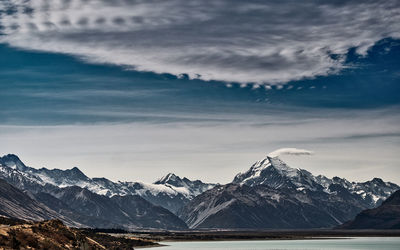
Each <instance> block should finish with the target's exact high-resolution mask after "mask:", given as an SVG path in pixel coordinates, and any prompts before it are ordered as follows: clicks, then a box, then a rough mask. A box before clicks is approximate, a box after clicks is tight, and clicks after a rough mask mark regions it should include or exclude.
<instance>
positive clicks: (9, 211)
mask: <svg viewBox="0 0 400 250" xmlns="http://www.w3.org/2000/svg"><path fill="white" fill-rule="evenodd" d="M0 215H2V216H6V217H11V218H19V219H23V220H34V221H40V220H48V219H62V220H64V221H65V222H66V223H68V224H69V225H72V226H82V224H80V223H79V222H76V221H74V220H71V219H69V218H67V217H64V216H62V215H60V214H59V213H57V212H56V211H54V210H52V209H50V208H49V207H47V206H46V205H44V204H43V203H40V202H38V201H36V200H35V199H33V198H31V197H30V196H29V195H28V194H26V193H24V192H22V191H21V190H19V189H17V188H15V187H14V186H12V185H10V184H8V183H7V182H5V181H4V180H1V179H0Z"/></svg>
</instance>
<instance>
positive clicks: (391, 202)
mask: <svg viewBox="0 0 400 250" xmlns="http://www.w3.org/2000/svg"><path fill="white" fill-rule="evenodd" d="M339 228H341V229H400V190H398V191H396V192H395V193H394V194H392V195H391V196H390V197H389V198H387V199H386V200H385V201H384V202H383V203H382V205H380V206H379V207H377V208H373V209H367V210H364V211H362V212H361V213H359V214H358V215H357V216H356V217H355V218H354V220H351V221H349V222H346V223H344V224H343V225H341V226H340V227H339Z"/></svg>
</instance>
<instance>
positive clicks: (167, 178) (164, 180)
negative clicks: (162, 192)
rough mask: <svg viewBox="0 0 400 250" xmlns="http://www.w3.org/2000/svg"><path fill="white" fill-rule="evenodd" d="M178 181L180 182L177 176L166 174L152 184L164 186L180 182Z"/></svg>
mask: <svg viewBox="0 0 400 250" xmlns="http://www.w3.org/2000/svg"><path fill="white" fill-rule="evenodd" d="M180 181H182V179H181V178H180V177H179V176H177V175H175V174H173V173H168V174H167V175H165V176H163V177H161V178H160V179H159V180H157V181H156V182H154V184H166V183H170V182H180Z"/></svg>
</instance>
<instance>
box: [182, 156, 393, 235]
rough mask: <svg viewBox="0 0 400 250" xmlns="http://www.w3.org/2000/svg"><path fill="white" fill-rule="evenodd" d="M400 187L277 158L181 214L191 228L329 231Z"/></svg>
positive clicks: (198, 200)
mask: <svg viewBox="0 0 400 250" xmlns="http://www.w3.org/2000/svg"><path fill="white" fill-rule="evenodd" d="M397 189H399V187H398V186H397V185H396V184H393V183H389V182H383V181H382V180H381V179H377V178H376V179H373V180H372V181H368V182H364V183H355V182H349V181H347V180H345V179H341V178H338V177H335V178H332V179H329V178H327V177H325V176H314V175H312V174H311V173H310V172H308V171H306V170H303V169H295V168H291V167H289V166H288V165H287V164H286V163H285V162H283V161H282V160H281V159H279V158H278V157H267V158H265V159H263V160H261V161H258V162H256V163H255V164H253V165H252V166H251V168H250V169H249V170H248V171H246V172H245V173H240V174H238V175H237V176H236V177H235V178H234V180H233V182H232V184H228V185H224V186H217V187H214V188H213V189H211V190H208V191H205V192H204V193H202V194H201V195H199V196H197V197H195V198H194V199H193V200H192V201H190V202H189V203H188V204H187V205H186V206H185V207H183V208H182V210H180V212H179V214H180V216H181V218H182V219H183V220H184V221H185V222H186V223H187V224H188V226H189V227H190V228H322V227H324V228H327V227H333V226H336V225H338V224H341V223H343V222H344V221H347V220H349V219H351V218H353V217H354V216H355V215H356V214H357V213H359V212H360V211H362V210H363V209H366V208H372V207H375V206H376V205H377V204H380V202H381V201H382V200H384V199H386V198H387V197H388V196H389V195H391V194H392V193H393V192H395V191H396V190H397Z"/></svg>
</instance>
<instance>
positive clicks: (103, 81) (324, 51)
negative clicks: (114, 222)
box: [0, 0, 400, 183]
mask: <svg viewBox="0 0 400 250" xmlns="http://www.w3.org/2000/svg"><path fill="white" fill-rule="evenodd" d="M289 2H290V1H289ZM209 4H211V3H209ZM213 5H215V6H213V8H212V9H210V6H209V5H207V4H202V3H197V2H191V1H187V3H185V4H182V2H181V1H166V2H165V3H163V4H161V3H157V1H148V2H141V1H111V2H110V1H109V2H106V1H94V0H93V1H61V0H60V1H55V2H51V3H47V5H46V1H36V2H33V1H26V2H24V1H4V2H2V3H1V4H0V32H1V33H2V35H0V107H2V108H1V109H0V138H1V139H2V145H3V146H2V147H1V148H0V153H3V154H5V153H16V154H18V155H20V156H21V158H22V159H23V160H26V161H27V163H28V164H30V165H32V166H34V167H42V166H47V167H51V168H53V167H57V168H70V167H73V166H79V167H80V168H81V169H82V170H84V171H85V172H87V173H88V175H89V176H105V177H109V178H111V179H114V180H117V179H121V180H145V181H153V180H154V179H155V178H157V177H159V176H162V175H164V174H166V173H168V172H176V173H177V174H179V175H182V176H183V175H185V176H188V177H190V178H201V179H204V180H206V181H213V182H222V183H224V182H227V181H229V180H231V179H232V178H233V176H234V175H235V174H236V173H237V172H239V171H244V170H246V169H247V168H248V167H249V166H250V165H251V164H252V163H253V162H254V161H256V160H259V159H260V158H263V157H264V156H265V155H266V154H267V153H268V152H270V151H273V150H275V149H277V148H281V147H297V148H305V149H308V150H312V151H314V152H315V154H314V155H313V156H304V157H294V156H285V160H287V161H288V162H289V163H290V164H291V165H293V166H294V167H302V168H305V169H308V170H310V171H312V172H314V173H316V174H326V175H328V176H335V175H338V176H343V177H346V178H348V179H350V180H367V179H371V178H372V177H375V176H378V177H382V178H384V179H387V180H391V181H394V182H397V183H399V182H400V179H399V177H397V176H398V175H397V172H398V166H399V163H400V159H399V157H398V155H399V153H400V150H399V135H400V129H399V127H398V124H399V121H400V119H399V118H400V117H399V112H398V111H399V104H400V84H399V83H400V40H399V39H400V36H399V32H400V30H399V27H398V25H396V20H397V19H399V17H398V15H397V14H396V13H398V11H399V8H398V7H397V6H396V1H383V2H379V1H371V2H369V1H366V2H365V3H364V4H357V3H350V2H346V1H337V2H334V1H332V2H330V3H326V4H321V3H319V2H318V1H315V2H314V1H309V2H305V3H297V2H291V3H290V4H289V5H279V4H272V3H270V4H265V3H263V2H258V1H250V2H248V3H241V2H236V1H232V2H231V3H229V2H227V1H220V2H214V3H213ZM178 6H179V7H178ZM227 6H229V8H228V7H227ZM172 7H176V8H175V9H171V8H172ZM388 7H391V8H390V10H389V9H388ZM305 9H306V10H307V11H306V12H304V11H301V10H305ZM94 10H96V11H94ZM90 13H91V15H88V14H90ZM160 13H161V14H160ZM267 14H268V17H266V15H267ZM160 15H161V16H160ZM87 16H89V17H90V18H86V17H87ZM337 20H341V21H337ZM211 171H212V173H213V174H212V175H210V172H211Z"/></svg>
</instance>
